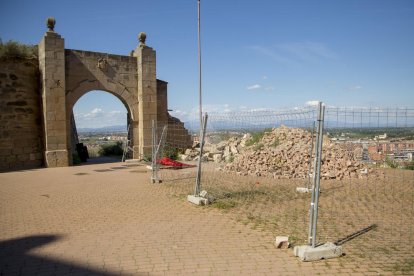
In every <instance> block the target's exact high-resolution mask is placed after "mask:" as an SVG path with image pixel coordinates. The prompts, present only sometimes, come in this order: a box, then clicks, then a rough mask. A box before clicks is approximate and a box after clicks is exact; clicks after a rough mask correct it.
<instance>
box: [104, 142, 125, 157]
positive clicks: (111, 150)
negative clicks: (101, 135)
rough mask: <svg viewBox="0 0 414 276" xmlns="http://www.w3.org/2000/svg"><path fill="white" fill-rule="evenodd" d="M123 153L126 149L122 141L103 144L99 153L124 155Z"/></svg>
mask: <svg viewBox="0 0 414 276" xmlns="http://www.w3.org/2000/svg"><path fill="white" fill-rule="evenodd" d="M123 153H124V149H123V147H122V142H121V141H117V142H115V143H107V144H103V145H101V148H100V149H99V155H101V156H122V154H123Z"/></svg>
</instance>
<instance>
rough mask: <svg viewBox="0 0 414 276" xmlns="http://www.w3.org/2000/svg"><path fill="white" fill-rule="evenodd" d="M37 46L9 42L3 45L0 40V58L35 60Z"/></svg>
mask: <svg viewBox="0 0 414 276" xmlns="http://www.w3.org/2000/svg"><path fill="white" fill-rule="evenodd" d="M37 57H38V52H37V45H26V44H22V43H19V42H17V41H13V40H10V41H8V42H6V43H3V42H2V41H1V39H0V58H37Z"/></svg>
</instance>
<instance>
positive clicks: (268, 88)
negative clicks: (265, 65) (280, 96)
mask: <svg viewBox="0 0 414 276" xmlns="http://www.w3.org/2000/svg"><path fill="white" fill-rule="evenodd" d="M264 90H266V91H273V90H275V88H274V87H273V86H267V87H265V88H264Z"/></svg>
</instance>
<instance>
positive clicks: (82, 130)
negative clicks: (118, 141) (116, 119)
mask: <svg viewBox="0 0 414 276" xmlns="http://www.w3.org/2000/svg"><path fill="white" fill-rule="evenodd" d="M77 131H78V133H85V132H99V133H113V132H127V126H126V125H119V126H107V127H99V128H83V127H80V128H77Z"/></svg>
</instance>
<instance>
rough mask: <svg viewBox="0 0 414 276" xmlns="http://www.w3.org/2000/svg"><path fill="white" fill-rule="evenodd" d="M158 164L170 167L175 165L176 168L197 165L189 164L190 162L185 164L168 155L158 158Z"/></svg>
mask: <svg viewBox="0 0 414 276" xmlns="http://www.w3.org/2000/svg"><path fill="white" fill-rule="evenodd" d="M157 163H158V164H161V165H164V166H169V167H175V168H191V167H195V165H189V164H184V163H181V162H178V161H175V160H172V159H171V158H168V157H163V158H161V159H160V160H158V162H157Z"/></svg>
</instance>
